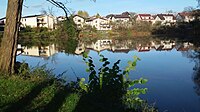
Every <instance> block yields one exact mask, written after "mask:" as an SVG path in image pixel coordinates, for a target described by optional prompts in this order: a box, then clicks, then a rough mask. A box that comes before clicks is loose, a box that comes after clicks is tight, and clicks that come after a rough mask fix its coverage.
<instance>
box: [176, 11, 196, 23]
mask: <svg viewBox="0 0 200 112" xmlns="http://www.w3.org/2000/svg"><path fill="white" fill-rule="evenodd" d="M194 19H195V17H194V16H192V14H191V12H181V13H178V14H177V15H176V20H177V21H178V22H190V21H193V20H194Z"/></svg>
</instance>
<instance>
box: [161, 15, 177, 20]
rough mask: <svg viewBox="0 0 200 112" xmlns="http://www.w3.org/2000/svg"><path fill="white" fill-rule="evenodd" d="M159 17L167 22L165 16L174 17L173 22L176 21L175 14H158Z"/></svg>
mask: <svg viewBox="0 0 200 112" xmlns="http://www.w3.org/2000/svg"><path fill="white" fill-rule="evenodd" d="M157 16H158V17H159V18H160V19H161V20H165V18H164V16H172V17H173V20H175V19H176V18H175V16H174V15H173V14H157Z"/></svg>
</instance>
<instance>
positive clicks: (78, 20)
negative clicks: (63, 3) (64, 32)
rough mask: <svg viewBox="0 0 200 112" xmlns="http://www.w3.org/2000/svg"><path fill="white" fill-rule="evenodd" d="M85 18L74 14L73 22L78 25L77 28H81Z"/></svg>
mask: <svg viewBox="0 0 200 112" xmlns="http://www.w3.org/2000/svg"><path fill="white" fill-rule="evenodd" d="M85 20H86V19H85V18H84V17H82V16H79V15H74V17H73V21H74V23H75V24H76V25H77V26H78V27H79V28H81V27H83V26H84V25H85Z"/></svg>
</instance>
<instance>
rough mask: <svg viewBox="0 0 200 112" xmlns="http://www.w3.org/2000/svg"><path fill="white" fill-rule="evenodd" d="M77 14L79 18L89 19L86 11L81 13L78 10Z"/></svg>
mask: <svg viewBox="0 0 200 112" xmlns="http://www.w3.org/2000/svg"><path fill="white" fill-rule="evenodd" d="M77 14H78V15H79V16H82V17H84V18H88V17H89V14H88V12H87V11H82V10H80V11H78V13H77Z"/></svg>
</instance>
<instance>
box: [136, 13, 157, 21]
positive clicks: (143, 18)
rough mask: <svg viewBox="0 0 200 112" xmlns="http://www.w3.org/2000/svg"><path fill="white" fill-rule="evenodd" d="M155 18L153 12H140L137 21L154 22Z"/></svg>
mask: <svg viewBox="0 0 200 112" xmlns="http://www.w3.org/2000/svg"><path fill="white" fill-rule="evenodd" d="M153 20H154V18H153V16H152V15H151V14H138V15H136V21H147V22H152V21H153Z"/></svg>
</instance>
